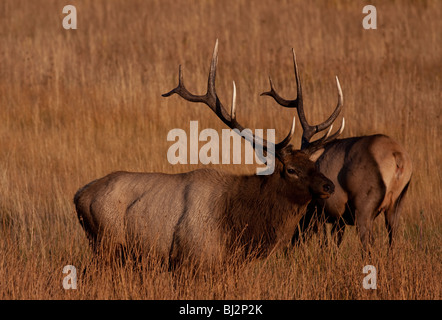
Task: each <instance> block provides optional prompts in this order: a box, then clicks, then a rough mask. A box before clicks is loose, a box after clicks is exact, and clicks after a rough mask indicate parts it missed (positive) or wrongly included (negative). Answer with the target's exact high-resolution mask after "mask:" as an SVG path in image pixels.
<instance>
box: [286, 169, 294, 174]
mask: <svg viewBox="0 0 442 320" xmlns="http://www.w3.org/2000/svg"><path fill="white" fill-rule="evenodd" d="M287 172H288V173H290V174H296V170H295V169H287Z"/></svg>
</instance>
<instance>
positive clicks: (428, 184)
mask: <svg viewBox="0 0 442 320" xmlns="http://www.w3.org/2000/svg"><path fill="white" fill-rule="evenodd" d="M177 2H178V3H177ZM70 4H74V5H76V7H77V11H78V19H79V20H78V28H79V29H78V30H76V31H66V30H64V29H63V28H62V26H61V21H62V17H63V15H62V13H61V12H62V8H63V6H64V5H66V3H65V1H58V0H53V1H32V2H30V1H17V0H14V1H12V0H3V1H1V3H0V106H1V108H0V123H1V126H0V145H1V148H0V184H1V186H2V192H1V198H0V279H1V280H0V299H96V298H101V299H126V298H131V299H440V298H441V283H442V278H441V262H442V261H441V257H442V255H441V245H442V241H441V233H442V219H441V217H442V215H441V197H442V192H441V191H442V188H441V178H442V177H441V171H440V169H439V168H440V162H441V160H442V159H441V154H442V152H441V139H440V136H441V132H440V128H441V118H440V101H441V91H440V89H441V87H442V86H441V70H442V63H441V62H442V59H441V58H442V50H441V43H442V38H441V32H440V30H442V19H441V18H442V14H441V13H442V12H441V11H442V6H441V5H440V3H439V1H437V0H433V1H431V0H428V1H424V0H422V1H388V2H385V1H372V4H374V5H376V7H377V10H378V29H377V30H370V31H366V30H364V29H363V28H362V26H361V21H362V18H363V16H364V15H363V14H362V7H363V6H364V5H365V4H366V3H365V1H338V0H334V1H273V0H272V1H259V3H256V2H253V3H252V2H249V1H222V2H221V1H218V2H215V1H193V2H187V3H185V2H181V1H168V0H166V1H141V0H139V1H133V0H132V1H104V0H103V1H101V0H100V1H86V0H85V1H78V2H77V1H70ZM216 38H219V41H220V57H219V65H218V69H219V73H218V78H217V87H218V92H219V93H220V97H221V99H222V101H226V103H227V101H230V94H231V81H232V80H235V81H236V83H237V86H238V88H239V97H238V104H239V107H238V108H239V109H238V119H239V121H240V122H241V123H243V124H244V125H245V126H248V127H250V128H276V129H277V130H278V131H277V137H280V136H282V135H283V134H285V132H286V131H287V129H288V126H289V125H290V121H291V117H292V111H290V110H281V108H280V107H278V106H277V105H276V104H275V103H274V102H272V100H271V99H269V98H262V97H259V95H258V94H259V93H261V92H262V91H264V90H266V89H267V88H268V83H267V77H268V75H272V78H273V79H274V81H275V85H276V86H277V88H278V89H279V91H280V92H281V93H282V94H284V95H286V96H294V95H295V90H294V77H293V72H292V62H291V57H290V48H291V47H292V46H293V47H294V48H295V49H296V50H297V56H298V63H299V65H300V69H301V74H302V78H303V85H304V92H305V100H306V101H305V103H306V105H307V108H308V117H309V119H310V120H311V121H312V122H318V121H320V120H321V119H323V118H324V116H325V115H327V114H328V113H329V112H330V111H331V110H332V108H333V107H334V105H335V103H336V91H335V90H336V89H335V87H334V82H333V77H334V75H338V76H339V78H340V80H341V84H342V87H343V90H344V96H345V110H344V114H345V117H346V119H347V127H346V130H345V132H344V136H353V135H363V134H371V133H378V132H382V133H385V134H388V135H390V136H392V137H394V138H396V139H397V140H398V141H400V142H401V144H403V145H404V146H405V148H406V149H407V150H409V152H410V154H411V156H412V159H413V163H414V173H413V179H412V185H411V188H410V190H409V194H408V199H407V202H406V203H405V205H404V210H403V215H402V218H401V232H400V239H399V242H398V247H399V250H398V251H397V252H396V255H395V256H394V257H392V256H391V255H388V253H387V249H386V243H387V240H386V232H385V231H384V228H383V221H382V220H383V218H381V217H380V218H378V220H377V224H376V234H377V239H378V240H377V243H376V251H375V254H373V256H372V257H371V258H370V259H364V258H362V257H361V255H360V251H359V244H358V240H357V235H356V232H355V230H354V228H349V231H347V233H346V235H345V238H344V243H343V246H342V247H341V248H340V249H336V248H331V249H327V250H328V251H324V250H323V249H321V248H320V247H319V245H318V243H317V242H314V241H313V242H311V243H309V244H307V245H306V246H304V247H301V248H299V249H298V250H297V251H294V252H290V253H288V254H286V255H283V254H276V255H274V256H272V257H271V258H270V259H268V260H265V261H256V262H253V263H249V264H245V265H239V266H233V267H232V268H229V269H228V270H226V271H224V272H218V273H215V274H206V275H204V276H203V277H192V276H191V275H190V274H186V273H182V274H179V275H177V277H176V279H172V277H171V275H170V274H169V273H167V272H164V271H163V270H162V268H161V266H159V265H155V263H154V262H149V263H144V264H143V265H142V268H140V267H139V266H138V267H135V268H129V267H126V268H122V267H114V268H113V269H109V267H103V266H96V265H91V266H89V268H88V270H90V272H88V275H87V277H81V276H80V279H79V285H78V289H77V290H70V291H65V290H64V289H63V288H62V279H63V277H64V274H62V269H63V266H65V265H67V264H72V265H75V266H76V267H77V268H78V269H79V270H82V268H83V267H85V266H86V265H87V264H88V263H89V261H90V258H91V254H90V251H89V248H88V246H87V241H86V238H85V236H84V232H83V230H82V229H81V227H80V225H79V223H78V221H77V218H76V214H75V210H74V207H73V204H72V198H73V195H74V193H75V192H76V190H77V189H78V188H79V187H81V186H82V185H84V184H85V183H87V182H89V181H91V180H92V179H95V178H97V177H100V176H103V175H105V174H107V173H109V172H111V171H114V170H132V171H163V172H182V171H187V170H193V169H196V168H197V167H200V166H198V165H188V166H184V165H180V166H172V165H170V164H169V163H168V162H167V159H166V152H167V149H168V147H169V146H170V144H171V143H170V142H167V141H166V135H167V132H168V131H169V130H170V129H172V128H183V129H187V128H188V124H189V121H190V120H199V121H200V122H199V123H200V128H207V127H211V128H216V129H221V128H223V125H222V124H221V123H220V121H219V120H218V119H216V118H215V117H214V115H213V114H212V113H211V111H210V110H209V109H208V108H205V107H204V106H202V105H192V104H190V103H187V102H184V101H183V100H180V99H179V98H177V97H172V98H168V99H165V98H162V97H161V94H162V93H164V92H166V91H168V90H170V89H171V88H172V87H173V86H175V85H176V81H177V71H178V64H180V63H181V64H183V66H184V69H185V79H186V83H187V86H188V87H189V89H191V90H193V91H199V92H203V91H204V90H205V88H204V86H205V85H206V81H207V80H206V76H207V71H208V64H209V60H210V55H211V50H212V48H213V45H214V42H215V39H216ZM177 115H179V116H177ZM297 137H298V141H299V132H298V133H297ZM222 168H223V169H225V170H230V171H234V172H238V173H245V172H253V171H254V167H253V166H238V165H231V166H222ZM366 264H373V265H375V266H376V267H377V269H378V289H377V290H372V291H367V290H364V289H363V288H362V285H361V283H362V279H363V277H364V276H365V275H364V274H363V273H362V267H363V266H364V265H366Z"/></svg>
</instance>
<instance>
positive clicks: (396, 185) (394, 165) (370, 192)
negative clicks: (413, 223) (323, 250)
mask: <svg viewBox="0 0 442 320" xmlns="http://www.w3.org/2000/svg"><path fill="white" fill-rule="evenodd" d="M294 64H295V76H296V81H297V98H296V99H295V100H286V99H283V98H281V96H279V95H278V94H277V93H276V91H275V90H274V87H273V83H272V81H271V80H270V87H271V89H270V91H268V92H265V93H263V94H262V95H269V96H271V97H273V98H274V99H275V101H277V102H278V103H279V104H280V105H282V106H284V107H287V108H296V109H297V111H298V115H299V119H300V122H301V125H302V128H303V135H302V145H301V150H303V149H306V148H311V147H312V145H314V144H315V143H316V141H315V142H310V140H311V138H312V137H313V135H315V134H316V133H318V132H320V131H323V130H325V129H326V127H325V126H324V125H322V124H321V125H318V126H312V125H310V124H309V123H308V122H307V120H306V117H305V114H304V107H303V101H302V88H301V84H300V81H299V75H298V71H297V66H296V60H295V56H294ZM335 112H339V111H338V110H335ZM317 152H322V154H321V155H320V156H319V158H318V160H317V162H316V165H317V167H318V169H319V170H320V171H321V172H322V173H323V174H324V175H325V176H327V177H328V178H329V179H330V180H332V181H333V183H334V185H335V193H334V194H333V195H332V196H331V197H330V198H328V199H326V200H325V199H316V200H315V201H312V202H311V203H310V204H309V206H308V210H307V213H306V214H305V215H304V216H303V217H302V220H301V222H300V225H299V228H297V230H296V232H295V235H294V237H293V240H292V241H293V242H296V241H297V240H299V237H300V232H301V233H307V237H308V232H312V231H314V232H317V231H318V230H319V225H320V224H323V226H324V232H325V231H326V229H325V222H328V223H331V224H332V229H331V234H332V237H333V238H335V239H336V241H337V244H338V245H339V244H340V243H341V241H342V236H343V234H344V231H345V225H355V224H356V226H357V229H358V233H359V236H360V240H361V242H362V246H363V248H364V249H367V247H368V245H370V244H371V243H372V242H373V236H372V227H373V221H374V219H375V218H376V217H377V216H378V215H379V214H380V213H382V212H383V213H384V214H385V224H386V227H387V231H388V234H389V241H390V245H391V244H392V242H393V239H394V238H395V234H396V233H397V228H398V220H399V214H400V210H399V209H400V203H401V199H402V198H403V196H404V195H405V193H406V191H407V188H408V185H409V182H410V179H411V173H412V164H411V159H410V157H409V155H408V154H407V152H406V151H405V150H404V149H403V148H402V147H401V146H400V145H399V144H398V143H397V142H395V141H394V140H393V139H391V138H390V137H388V136H385V135H381V134H377V135H371V136H361V137H353V138H347V139H335V140H333V141H326V142H325V143H323V144H322V146H321V147H320V149H318V151H317Z"/></svg>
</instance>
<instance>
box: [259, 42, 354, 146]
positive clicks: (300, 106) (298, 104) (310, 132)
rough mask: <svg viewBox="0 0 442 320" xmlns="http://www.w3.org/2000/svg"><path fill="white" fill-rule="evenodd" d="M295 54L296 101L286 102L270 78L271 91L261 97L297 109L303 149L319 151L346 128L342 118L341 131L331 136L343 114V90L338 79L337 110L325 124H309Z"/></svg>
mask: <svg viewBox="0 0 442 320" xmlns="http://www.w3.org/2000/svg"><path fill="white" fill-rule="evenodd" d="M292 52H293V63H294V65H295V77H296V92H297V97H296V99H294V100H286V99H284V98H282V97H281V96H280V95H279V94H278V93H277V92H276V91H275V89H274V86H273V82H272V79H271V78H269V81H270V91H267V92H263V93H261V95H262V96H263V95H266V96H270V97H273V99H275V101H276V102H277V103H278V104H280V105H281V106H283V107H286V108H296V109H297V111H298V116H299V121H300V122H301V126H302V130H303V133H302V143H301V149H306V148H307V147H308V148H309V149H318V148H320V147H321V146H322V145H324V144H325V143H327V142H330V141H332V140H334V139H336V138H337V137H338V136H339V135H340V134H341V133H342V131H343V130H344V126H345V120H344V118H342V124H341V127H340V128H339V130H338V131H337V132H335V133H334V134H333V135H331V136H330V132H331V130H332V128H333V122H334V121H335V120H336V118H337V117H338V115H339V113H340V112H341V109H342V105H343V101H344V98H343V95H342V89H341V85H340V84H339V80H338V77H336V85H337V87H338V104H337V106H336V108H335V110H334V111H333V113H332V114H331V115H330V117H329V118H328V119H327V120H325V121H324V122H322V123H320V124H318V125H316V126H312V125H310V124H309V123H308V122H307V119H306V118H305V113H304V103H303V99H302V87H301V81H300V79H299V73H298V65H297V63H296V55H295V50H293V49H292ZM327 128H329V130H328V131H327V133H326V134H325V135H324V136H323V137H322V138H320V139H318V140H316V141H314V142H310V140H311V138H312V137H313V136H314V135H315V134H316V133H318V132H321V131H324V130H325V129H327Z"/></svg>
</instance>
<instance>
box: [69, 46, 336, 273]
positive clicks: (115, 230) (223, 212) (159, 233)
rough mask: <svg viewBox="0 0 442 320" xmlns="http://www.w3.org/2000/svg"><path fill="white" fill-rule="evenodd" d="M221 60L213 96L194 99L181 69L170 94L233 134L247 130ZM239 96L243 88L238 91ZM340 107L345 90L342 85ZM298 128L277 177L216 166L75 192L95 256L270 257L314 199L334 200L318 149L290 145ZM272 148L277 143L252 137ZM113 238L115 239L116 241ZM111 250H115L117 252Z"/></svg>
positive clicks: (128, 176)
mask: <svg viewBox="0 0 442 320" xmlns="http://www.w3.org/2000/svg"><path fill="white" fill-rule="evenodd" d="M217 60H218V41H217V42H216V45H215V49H214V52H213V57H212V61H211V65H210V72H209V80H208V87H207V93H206V94H205V95H194V94H191V93H190V92H189V91H188V90H187V89H186V88H185V86H184V83H183V74H182V71H181V66H180V72H179V84H178V86H177V87H176V88H175V89H173V90H172V91H170V92H168V93H166V94H164V95H163V96H165V97H168V96H170V95H172V94H175V93H176V94H178V95H179V96H181V97H182V98H184V99H185V100H187V101H191V102H201V103H204V104H206V105H207V106H208V107H209V108H210V109H212V110H213V111H214V112H215V114H216V115H217V116H218V117H219V118H220V119H221V120H222V121H223V122H224V123H225V124H226V125H227V126H228V127H230V128H231V129H238V130H240V131H241V130H243V127H242V126H241V125H240V124H239V123H238V122H237V120H236V117H235V98H236V95H235V94H234V95H233V101H232V110H231V113H230V114H229V112H227V111H226V109H225V108H224V106H223V105H222V104H221V101H220V100H219V99H218V96H217V94H216V91H215V75H216V65H217ZM234 92H235V91H234ZM338 92H339V103H338V108H340V103H341V101H342V92H341V89H340V87H339V83H338ZM294 123H295V118H294V119H293V125H292V128H291V130H290V132H289V134H288V135H287V136H286V138H285V139H283V140H282V141H281V142H280V143H278V144H276V145H274V147H275V148H274V150H275V161H276V164H275V170H274V172H273V173H272V174H270V175H234V174H230V173H226V172H221V171H218V170H213V169H199V170H195V171H191V172H187V173H182V174H165V173H131V172H115V173H111V174H109V175H107V176H105V177H103V178H101V179H98V180H95V181H92V182H91V183H89V184H87V185H86V186H84V187H83V188H81V189H80V190H78V192H77V193H76V195H75V198H74V203H75V206H76V210H77V213H78V218H79V220H80V223H81V225H82V226H83V228H84V230H85V232H86V234H87V236H88V238H89V240H90V242H91V244H92V247H93V248H94V250H95V251H98V250H99V248H101V247H102V244H103V243H108V242H112V243H114V244H117V245H118V246H119V247H123V248H129V247H132V246H135V247H136V248H137V249H138V251H137V252H152V251H154V252H155V254H156V255H157V256H158V257H160V259H161V260H162V261H164V262H166V263H169V266H170V267H174V266H176V265H180V264H182V263H183V262H184V261H189V260H192V261H194V262H204V263H209V264H213V263H218V262H223V261H225V260H226V259H227V258H228V257H231V256H232V254H233V253H235V252H236V251H237V249H239V248H240V249H242V250H243V251H240V252H242V253H244V254H245V255H243V254H241V257H245V256H248V254H249V253H251V252H254V253H257V254H258V255H261V256H262V255H268V254H269V253H270V252H271V251H272V250H274V249H275V248H277V247H280V246H282V245H288V244H290V241H291V237H292V235H293V232H294V230H295V228H296V226H297V224H298V223H299V220H300V218H301V216H302V215H303V214H304V213H305V211H306V208H307V205H308V203H309V202H310V201H311V200H312V198H313V197H319V198H327V197H329V196H330V195H331V194H332V193H333V190H334V185H333V183H332V182H331V181H330V180H329V179H327V178H326V177H325V176H324V175H323V174H321V173H320V172H319V171H318V170H317V169H316V166H315V163H314V162H313V161H311V160H310V158H312V157H314V152H315V151H316V149H317V148H318V147H320V146H319V145H318V146H312V147H311V148H304V150H302V151H300V150H295V149H294V148H293V147H292V145H290V144H289V143H290V139H291V138H292V136H293V133H294ZM252 140H253V142H254V143H255V144H257V143H262V144H263V145H264V147H266V149H265V150H270V149H271V148H267V147H268V146H269V144H270V143H272V142H271V141H266V140H264V139H262V140H260V139H256V137H255V136H253V137H252ZM110 238H111V240H109V239H110ZM114 248H115V247H113V246H112V247H111V248H110V249H106V250H109V251H108V252H113V250H114Z"/></svg>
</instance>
